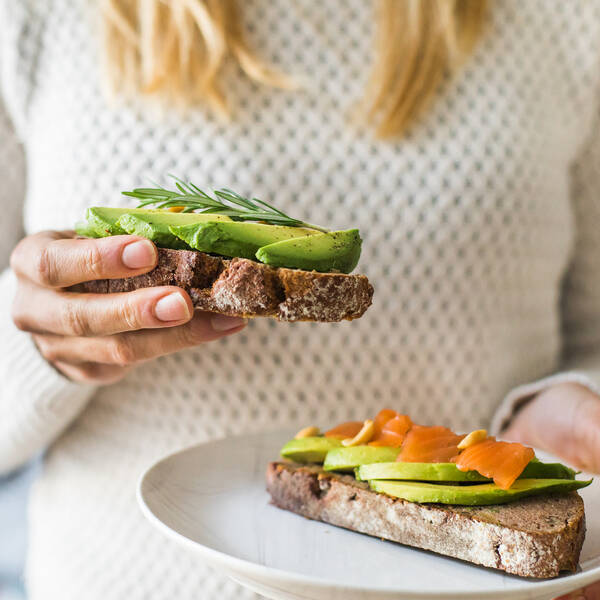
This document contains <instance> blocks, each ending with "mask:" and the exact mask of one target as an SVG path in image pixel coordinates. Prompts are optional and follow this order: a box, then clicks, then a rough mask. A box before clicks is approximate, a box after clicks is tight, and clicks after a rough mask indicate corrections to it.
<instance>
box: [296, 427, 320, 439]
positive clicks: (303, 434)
mask: <svg viewBox="0 0 600 600" xmlns="http://www.w3.org/2000/svg"><path fill="white" fill-rule="evenodd" d="M317 435H321V430H320V429H319V428H318V427H315V426H314V425H311V426H310V427H305V428H304V429H301V430H300V431H299V432H298V433H297V434H296V435H295V436H294V439H295V440H300V439H302V438H307V437H314V436H317Z"/></svg>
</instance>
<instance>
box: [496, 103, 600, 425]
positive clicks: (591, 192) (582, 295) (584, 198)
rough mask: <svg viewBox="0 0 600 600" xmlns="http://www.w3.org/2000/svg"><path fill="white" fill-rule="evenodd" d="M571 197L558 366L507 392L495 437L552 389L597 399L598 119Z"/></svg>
mask: <svg viewBox="0 0 600 600" xmlns="http://www.w3.org/2000/svg"><path fill="white" fill-rule="evenodd" d="M571 193H572V206H573V219H574V224H575V231H576V237H575V241H574V251H573V256H572V259H571V262H570V265H569V269H568V271H567V274H566V276H565V278H564V281H563V289H562V294H561V317H562V330H563V354H562V364H561V368H560V369H559V370H558V372H557V373H554V374H550V375H549V376H548V377H545V378H543V379H540V380H538V381H534V382H529V383H525V384H524V385H521V386H519V387H517V388H515V389H513V390H511V391H510V392H509V393H508V395H507V396H506V397H505V399H504V401H503V402H502V404H501V405H500V407H499V409H498V411H497V412H496V414H495V416H494V419H493V421H492V427H491V430H492V432H493V433H499V432H500V431H502V430H503V429H505V428H506V427H507V426H508V424H509V422H510V420H511V419H512V417H513V416H514V415H515V414H516V412H517V411H518V410H519V408H521V407H522V406H523V405H524V404H525V403H526V402H527V401H528V400H529V399H531V398H532V397H533V396H535V395H536V394H538V393H539V392H541V391H543V390H544V389H546V388H548V387H550V386H552V385H556V384H558V383H566V382H574V383H579V384H581V385H583V386H585V387H587V388H588V389H590V390H591V391H593V392H595V393H597V394H599V395H600V115H599V116H598V121H597V124H596V128H595V131H594V133H593V135H592V138H591V142H590V143H589V144H588V145H587V146H586V148H585V150H584V151H583V152H582V154H581V155H580V158H579V159H578V160H577V161H576V163H575V164H574V166H573V170H572V183H571Z"/></svg>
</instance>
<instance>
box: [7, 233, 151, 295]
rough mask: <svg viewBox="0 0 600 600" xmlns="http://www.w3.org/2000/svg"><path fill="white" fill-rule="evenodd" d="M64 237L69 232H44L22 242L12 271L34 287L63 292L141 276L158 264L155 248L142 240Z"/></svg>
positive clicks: (15, 253)
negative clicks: (81, 285)
mask: <svg viewBox="0 0 600 600" xmlns="http://www.w3.org/2000/svg"><path fill="white" fill-rule="evenodd" d="M67 236H68V232H56V231H44V232H41V233H37V234H35V235H31V236H28V237H26V238H24V239H23V240H22V241H21V242H20V243H19V244H18V245H17V247H16V248H15V250H14V251H13V253H12V256H11V267H12V269H13V271H14V272H15V273H16V274H17V275H19V276H21V277H25V278H27V279H29V280H30V281H32V282H33V283H35V284H37V285H41V286H43V287H49V288H64V287H70V286H72V285H75V284H77V283H81V282H83V281H92V280H94V279H118V278H122V277H133V276H135V275H141V274H142V273H146V272H148V271H150V270H151V269H153V268H154V267H155V266H156V262H157V260H158V253H157V251H156V247H155V246H154V244H153V243H152V242H151V241H149V240H147V239H145V238H141V237H137V236H131V235H117V236H110V237H106V238H100V239H73V238H72V237H67Z"/></svg>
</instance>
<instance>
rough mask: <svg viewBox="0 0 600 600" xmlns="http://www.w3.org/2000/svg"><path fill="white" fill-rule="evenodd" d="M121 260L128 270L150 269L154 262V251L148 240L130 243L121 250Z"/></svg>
mask: <svg viewBox="0 0 600 600" xmlns="http://www.w3.org/2000/svg"><path fill="white" fill-rule="evenodd" d="M121 260H122V261H123V264H124V265H125V266H126V267H128V268H129V269H144V268H147V267H152V266H154V263H155V262H156V250H155V249H154V245H153V244H152V242H150V241H148V240H140V241H139V242H132V243H131V244H127V246H125V248H123V253H122V254H121Z"/></svg>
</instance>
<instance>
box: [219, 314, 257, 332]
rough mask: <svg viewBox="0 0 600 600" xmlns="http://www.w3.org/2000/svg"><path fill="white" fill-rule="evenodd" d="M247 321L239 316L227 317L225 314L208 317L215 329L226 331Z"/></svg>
mask: <svg viewBox="0 0 600 600" xmlns="http://www.w3.org/2000/svg"><path fill="white" fill-rule="evenodd" d="M247 322H248V320H247V319H242V318H241V317H228V316H227V315H214V316H213V317H212V318H211V319H210V324H211V325H212V328H213V329H214V330H215V331H228V330H229V329H234V328H235V327H240V325H245V324H246V323H247Z"/></svg>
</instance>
